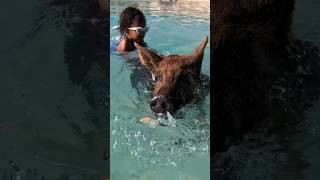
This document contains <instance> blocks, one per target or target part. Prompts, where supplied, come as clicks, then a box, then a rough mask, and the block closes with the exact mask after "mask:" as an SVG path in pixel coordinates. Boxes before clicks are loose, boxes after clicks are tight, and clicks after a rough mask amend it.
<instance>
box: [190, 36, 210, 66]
mask: <svg viewBox="0 0 320 180" xmlns="http://www.w3.org/2000/svg"><path fill="white" fill-rule="evenodd" d="M207 43H208V36H206V37H205V38H204V40H203V41H202V42H201V43H200V44H199V45H198V47H196V48H195V49H194V50H193V52H192V54H191V56H189V58H187V59H186V61H185V64H186V65H190V64H193V63H196V62H198V61H202V58H203V53H204V49H205V48H206V45H207Z"/></svg>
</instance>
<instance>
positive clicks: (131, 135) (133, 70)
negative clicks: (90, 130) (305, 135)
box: [110, 1, 210, 180]
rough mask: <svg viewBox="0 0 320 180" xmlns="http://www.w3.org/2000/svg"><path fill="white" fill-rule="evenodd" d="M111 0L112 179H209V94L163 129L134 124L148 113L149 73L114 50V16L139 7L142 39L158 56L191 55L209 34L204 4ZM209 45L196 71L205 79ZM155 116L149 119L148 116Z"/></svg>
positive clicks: (130, 57) (131, 57)
mask: <svg viewBox="0 0 320 180" xmlns="http://www.w3.org/2000/svg"><path fill="white" fill-rule="evenodd" d="M196 4H197V2H177V3H170V2H160V1H159V2H158V1H150V2H148V1H138V2H133V1H120V2H118V1H111V7H110V11H111V12H110V14H111V17H110V29H111V31H110V34H111V38H110V39H111V40H110V45H111V49H110V52H111V56H110V121H111V122H110V137H111V138H110V158H111V159H110V163H111V179H112V180H127V179H132V180H134V179H137V180H149V179H150V180H151V179H152V180H163V179H168V180H180V179H181V180H184V179H189V180H191V179H194V180H196V179H197V180H206V179H209V176H210V155H209V152H210V148H209V146H210V143H209V141H210V121H209V119H210V118H209V117H210V111H209V108H210V103H209V97H210V96H209V94H208V95H206V97H204V100H203V101H201V102H200V103H198V104H190V105H188V106H186V107H184V108H182V109H181V110H180V111H178V112H177V113H175V114H173V115H172V116H173V119H172V121H171V123H170V125H169V126H167V127H163V126H149V125H146V124H142V123H140V122H139V119H140V118H141V117H143V116H144V115H149V116H152V117H154V115H153V113H152V112H151V110H150V109H149V101H150V100H151V96H150V95H151V94H152V92H151V91H150V88H148V84H149V83H151V77H150V74H149V72H147V71H145V70H144V69H143V68H141V67H140V66H139V65H138V63H137V61H136V56H137V54H136V53H137V52H131V53H129V54H128V55H120V54H119V53H117V52H115V49H114V48H115V47H116V43H117V41H118V40H119V33H118V31H117V30H115V29H114V27H116V26H118V16H119V14H120V12H121V10H122V9H124V8H125V7H127V6H129V5H134V6H137V7H138V8H140V9H141V10H142V11H143V12H144V13H145V16H146V18H147V25H148V26H149V27H150V29H149V31H148V33H147V34H146V37H145V41H146V42H147V43H148V46H149V47H151V48H153V49H155V50H157V51H158V52H160V53H161V54H164V55H168V54H188V53H191V52H192V50H193V48H195V47H196V46H197V45H198V44H199V43H200V42H201V41H202V40H203V39H204V37H205V36H207V35H208V36H209V35H210V26H209V2H206V3H202V4H201V3H200V4H201V5H199V6H197V8H193V7H195V6H196ZM209 57H210V45H209V43H208V45H207V48H206V50H205V55H204V59H203V66H202V72H203V73H204V74H206V75H208V76H209V75H210V68H209V66H210V62H209V59H210V58H209ZM154 118H155V117H154Z"/></svg>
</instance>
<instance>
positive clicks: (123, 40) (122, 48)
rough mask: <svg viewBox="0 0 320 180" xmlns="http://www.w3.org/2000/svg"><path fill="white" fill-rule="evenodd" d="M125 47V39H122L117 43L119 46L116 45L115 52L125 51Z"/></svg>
mask: <svg viewBox="0 0 320 180" xmlns="http://www.w3.org/2000/svg"><path fill="white" fill-rule="evenodd" d="M126 46H127V41H126V39H122V40H121V41H120V42H119V45H118V47H117V51H118V52H123V51H126Z"/></svg>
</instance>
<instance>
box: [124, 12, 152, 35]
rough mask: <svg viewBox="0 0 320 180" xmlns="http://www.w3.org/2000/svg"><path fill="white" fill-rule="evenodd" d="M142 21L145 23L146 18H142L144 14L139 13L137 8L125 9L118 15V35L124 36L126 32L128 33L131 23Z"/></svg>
mask: <svg viewBox="0 0 320 180" xmlns="http://www.w3.org/2000/svg"><path fill="white" fill-rule="evenodd" d="M136 20H138V21H144V22H146V23H147V20H146V18H145V17H144V14H143V13H142V11H140V10H139V9H137V8H134V7H127V8H126V9H124V10H123V11H122V12H121V15H120V20H119V24H120V29H119V30H120V34H121V35H125V33H126V32H128V28H129V27H130V26H131V24H132V23H133V21H136Z"/></svg>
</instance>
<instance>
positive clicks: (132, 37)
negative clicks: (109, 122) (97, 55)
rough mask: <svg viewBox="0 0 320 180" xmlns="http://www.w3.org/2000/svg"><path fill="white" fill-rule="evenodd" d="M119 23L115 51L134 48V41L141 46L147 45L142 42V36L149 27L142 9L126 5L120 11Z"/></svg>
mask: <svg viewBox="0 0 320 180" xmlns="http://www.w3.org/2000/svg"><path fill="white" fill-rule="evenodd" d="M119 24H120V27H119V31H120V34H121V40H120V42H119V44H118V47H117V51H119V52H126V51H132V50H135V46H134V42H136V43H138V44H139V45H141V46H147V45H146V43H145V42H144V36H145V34H146V33H147V32H148V29H149V28H148V26H147V22H146V18H145V16H144V14H143V13H142V11H140V10H139V9H137V8H134V7H127V8H126V9H124V10H123V11H122V12H121V15H120V20H119Z"/></svg>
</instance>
